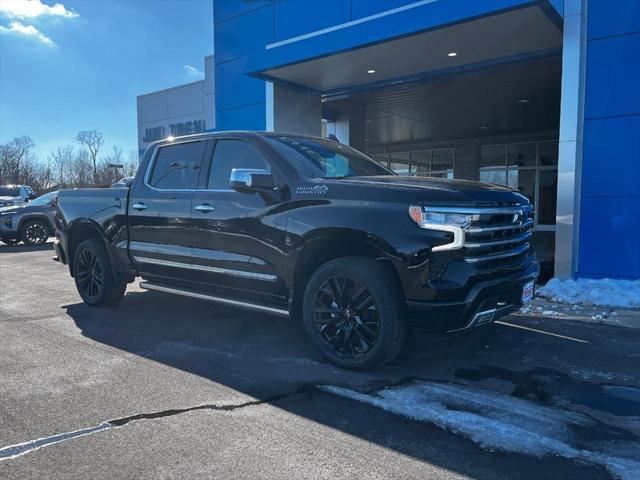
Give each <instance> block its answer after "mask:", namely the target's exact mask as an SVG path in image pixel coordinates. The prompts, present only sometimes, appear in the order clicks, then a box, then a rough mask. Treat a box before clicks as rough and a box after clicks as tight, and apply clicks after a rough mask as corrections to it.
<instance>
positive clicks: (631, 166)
mask: <svg viewBox="0 0 640 480" xmlns="http://www.w3.org/2000/svg"><path fill="white" fill-rule="evenodd" d="M582 194H583V195H584V196H612V197H616V196H629V197H630V196H635V197H637V201H638V203H640V115H638V116H631V117H615V118H604V119H597V120H587V121H586V122H585V125H584V153H583V160H582ZM585 214H586V215H589V212H585ZM636 223H638V222H636ZM639 245H640V242H639Z"/></svg>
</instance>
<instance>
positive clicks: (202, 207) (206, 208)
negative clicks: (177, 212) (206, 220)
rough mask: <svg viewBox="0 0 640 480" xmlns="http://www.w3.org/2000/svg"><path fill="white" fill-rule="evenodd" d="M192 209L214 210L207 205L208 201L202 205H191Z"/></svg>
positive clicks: (200, 210)
mask: <svg viewBox="0 0 640 480" xmlns="http://www.w3.org/2000/svg"><path fill="white" fill-rule="evenodd" d="M193 209H194V210H197V211H199V212H205V213H206V212H213V211H214V210H215V207H213V206H211V205H209V204H208V203H204V204H202V205H196V206H195V207H193Z"/></svg>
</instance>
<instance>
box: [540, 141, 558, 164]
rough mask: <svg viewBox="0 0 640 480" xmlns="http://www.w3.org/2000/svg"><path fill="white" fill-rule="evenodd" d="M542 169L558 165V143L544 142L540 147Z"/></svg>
mask: <svg viewBox="0 0 640 480" xmlns="http://www.w3.org/2000/svg"><path fill="white" fill-rule="evenodd" d="M538 156H539V160H540V163H539V164H538V165H540V166H541V167H545V166H548V165H557V164H558V142H555V141H554V142H542V143H540V144H539V146H538Z"/></svg>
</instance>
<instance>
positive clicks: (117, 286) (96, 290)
mask: <svg viewBox="0 0 640 480" xmlns="http://www.w3.org/2000/svg"><path fill="white" fill-rule="evenodd" d="M73 277H74V280H75V282H76V288H77V289H78V293H79V294H80V296H81V297H82V300H84V302H85V303H86V304H87V305H90V306H92V307H108V306H110V305H114V304H115V303H117V302H118V301H120V299H121V298H122V297H123V296H124V293H125V291H126V289H127V282H126V281H124V280H117V281H116V280H115V279H114V274H113V271H112V268H111V262H110V260H109V255H107V251H106V249H105V247H104V244H103V243H102V242H101V241H100V240H97V239H89V240H85V241H84V242H82V243H81V244H80V245H78V248H77V249H76V252H75V256H74V260H73Z"/></svg>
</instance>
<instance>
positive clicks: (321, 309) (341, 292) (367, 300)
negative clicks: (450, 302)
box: [302, 257, 406, 370]
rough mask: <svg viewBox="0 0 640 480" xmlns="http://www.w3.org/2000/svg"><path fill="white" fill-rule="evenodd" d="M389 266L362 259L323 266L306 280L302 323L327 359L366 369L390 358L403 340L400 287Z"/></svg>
mask: <svg viewBox="0 0 640 480" xmlns="http://www.w3.org/2000/svg"><path fill="white" fill-rule="evenodd" d="M391 268H392V267H389V266H388V265H383V264H382V263H381V262H378V261H376V260H375V259H372V258H366V257H342V258H337V259H335V260H331V261H329V262H327V263H325V264H324V265H321V266H320V267H319V268H318V269H317V270H316V271H315V272H314V273H313V275H311V278H310V279H309V281H308V283H307V285H306V288H305V292H304V297H303V301H302V321H303V323H304V327H305V330H306V331H307V335H308V336H309V339H310V340H311V341H312V342H313V344H314V345H315V346H316V348H317V349H318V351H319V352H320V353H321V354H322V355H323V356H324V357H325V358H327V359H328V360H329V361H330V362H331V363H333V364H335V365H338V366H339V367H342V368H348V369H352V370H366V369H369V368H373V367H377V366H379V365H383V364H385V363H387V362H390V361H391V360H393V359H394V358H395V357H396V356H397V355H398V353H399V352H400V350H401V348H402V345H403V344H404V339H405V334H406V322H405V318H404V301H403V296H402V290H401V289H400V285H399V284H398V281H397V278H396V277H395V276H394V272H393V270H391Z"/></svg>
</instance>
